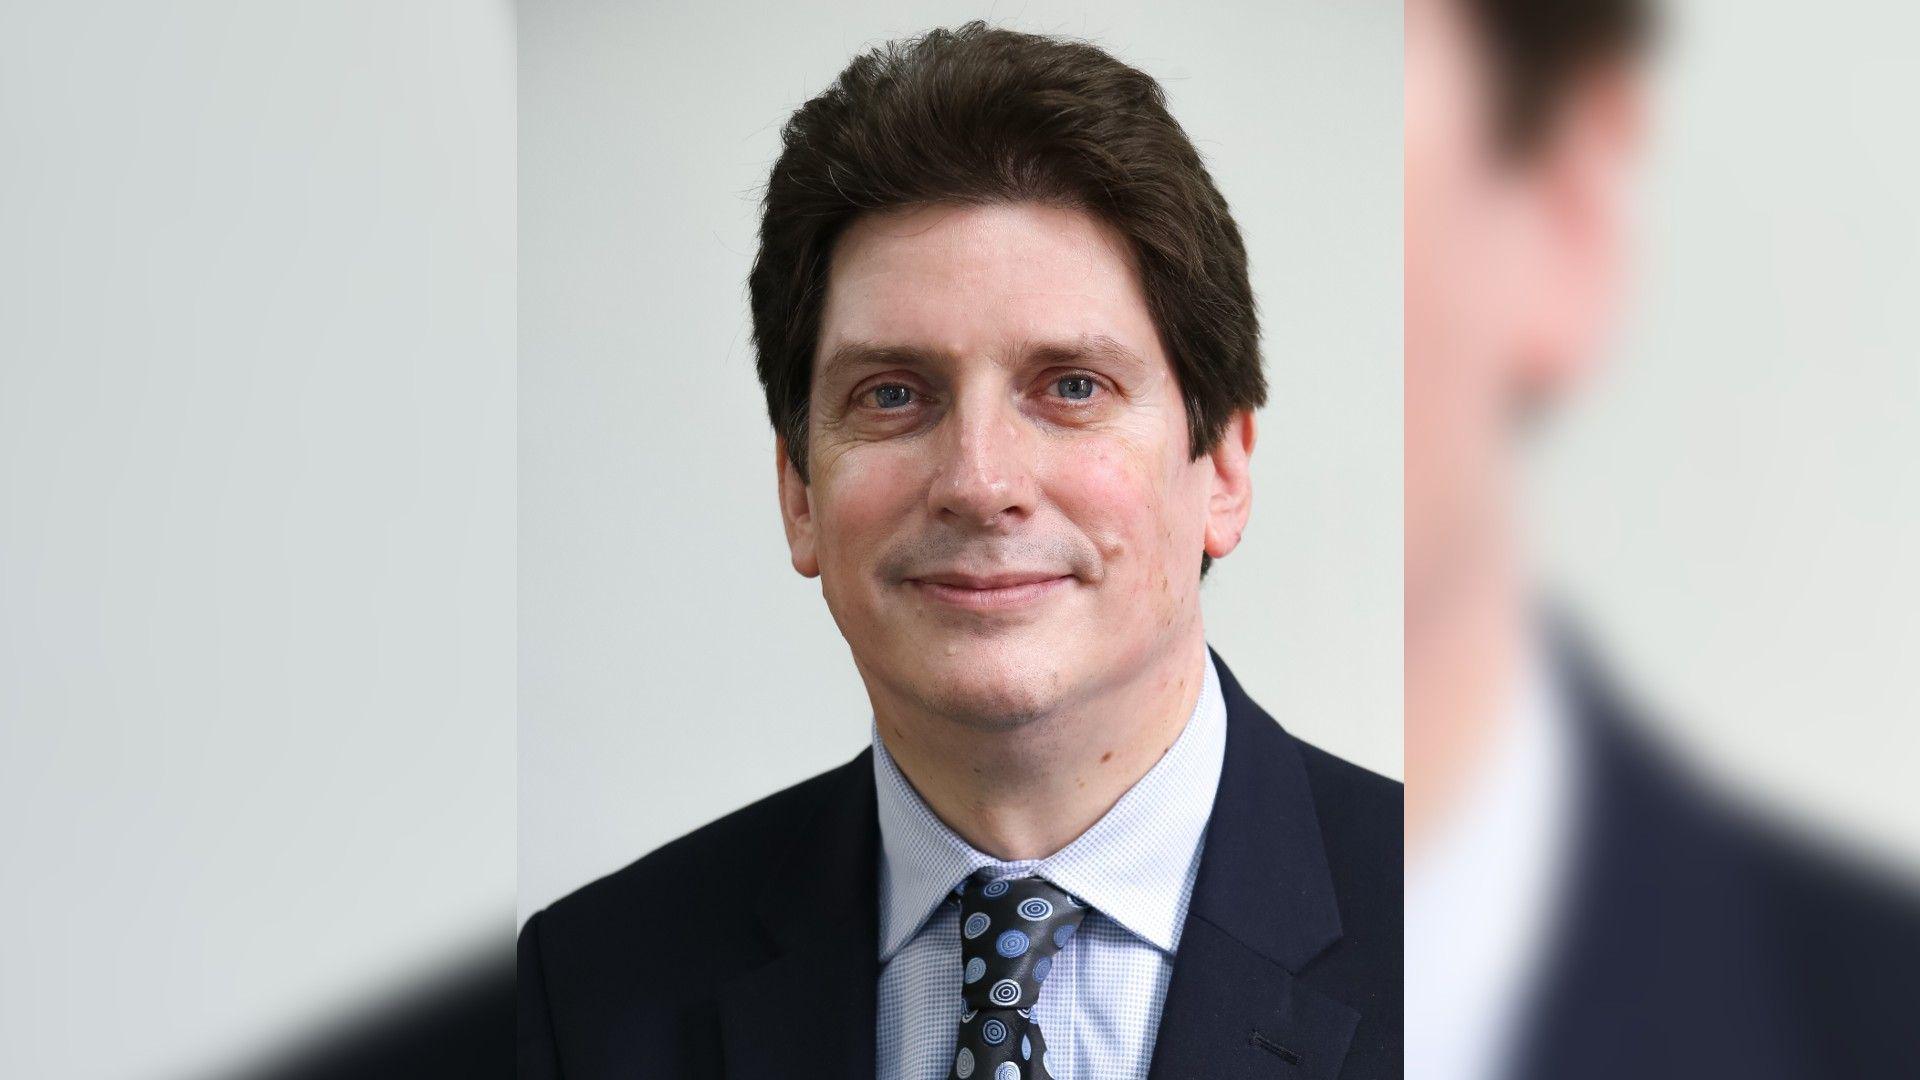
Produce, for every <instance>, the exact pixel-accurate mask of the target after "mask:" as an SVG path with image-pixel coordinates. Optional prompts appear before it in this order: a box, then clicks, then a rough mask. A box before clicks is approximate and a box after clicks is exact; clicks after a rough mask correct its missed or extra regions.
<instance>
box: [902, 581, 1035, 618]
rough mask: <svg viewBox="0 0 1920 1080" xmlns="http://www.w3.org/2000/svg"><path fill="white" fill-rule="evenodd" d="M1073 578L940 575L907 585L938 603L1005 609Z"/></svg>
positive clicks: (1029, 599) (968, 607) (973, 607)
mask: <svg viewBox="0 0 1920 1080" xmlns="http://www.w3.org/2000/svg"><path fill="white" fill-rule="evenodd" d="M1072 581H1073V578H1072V577H1071V576H1070V575H1067V576H1059V577H1039V576H1035V575H1031V574H1029V575H1021V576H1012V577H991V578H970V577H964V576H947V575H940V576H937V577H927V578H908V579H907V584H908V585H910V586H912V587H913V588H914V589H916V590H918V591H919V593H920V595H922V596H925V597H927V598H928V599H930V600H935V601H938V602H939V603H943V604H949V605H952V606H954V607H958V608H965V609H967V610H969V611H1004V610H1007V609H1010V608H1018V607H1024V606H1026V605H1028V604H1032V603H1035V602H1037V601H1039V600H1041V599H1043V598H1045V597H1047V596H1049V595H1052V594H1053V593H1054V592H1056V591H1057V590H1059V589H1062V588H1064V587H1066V586H1067V585H1068V584H1069V583H1070V582H1072Z"/></svg>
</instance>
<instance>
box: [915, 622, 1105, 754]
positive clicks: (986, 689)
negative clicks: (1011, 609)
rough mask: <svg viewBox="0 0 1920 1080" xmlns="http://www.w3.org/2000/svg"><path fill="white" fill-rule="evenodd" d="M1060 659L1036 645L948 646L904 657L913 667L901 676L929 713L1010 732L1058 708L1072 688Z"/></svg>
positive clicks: (1054, 650) (1050, 648) (981, 643)
mask: <svg viewBox="0 0 1920 1080" xmlns="http://www.w3.org/2000/svg"><path fill="white" fill-rule="evenodd" d="M1061 655H1062V651H1061V650H1060V649H1058V648H1057V647H1055V646H1052V645H1050V644H1040V643H1033V642H1021V641H977V640H976V641H970V642H960V643H948V644H947V645H945V646H941V645H935V646H934V647H932V648H930V649H928V650H926V651H924V652H919V651H916V654H915V655H912V656H908V657H903V658H901V659H902V660H903V661H904V662H905V663H906V664H907V665H910V667H907V668H904V669H902V674H903V675H905V676H906V678H905V680H904V681H905V683H906V687H907V689H908V692H909V693H911V694H912V695H913V696H914V697H917V698H919V699H920V701H921V702H922V704H923V705H924V706H925V707H926V708H927V709H928V710H929V711H932V712H934V713H938V714H939V715H942V716H945V717H948V718H949V719H951V720H953V721H954V722H956V723H959V724H963V725H966V726H968V727H973V728H978V729H980V730H982V731H1007V730H1010V729H1014V728H1019V727H1023V726H1025V725H1026V724H1029V723H1031V722H1033V721H1034V720H1037V719H1039V718H1040V717H1042V716H1045V715H1047V714H1048V713H1049V712H1051V711H1053V710H1054V709H1055V708H1057V707H1058V706H1059V704H1060V701H1061V700H1062V699H1063V698H1064V697H1065V691H1066V690H1067V689H1068V688H1067V686H1066V680H1065V672H1063V671H1062V670H1061V667H1060V664H1059V659H1060V657H1061ZM929 657H931V658H932V659H931V660H929V659H928V658H929Z"/></svg>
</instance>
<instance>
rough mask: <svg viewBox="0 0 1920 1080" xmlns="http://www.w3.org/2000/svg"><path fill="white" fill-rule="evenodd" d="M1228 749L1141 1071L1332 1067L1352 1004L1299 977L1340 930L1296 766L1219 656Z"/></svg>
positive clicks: (1171, 1077)
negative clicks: (1147, 1065) (1149, 1063)
mask: <svg viewBox="0 0 1920 1080" xmlns="http://www.w3.org/2000/svg"><path fill="white" fill-rule="evenodd" d="M1213 662H1214V666H1215V668H1216V669H1217V670H1218V671H1219V673H1220V689H1221V693H1222V695H1223V696H1224V697H1225V698H1226V702H1227V751H1226V761H1225V764H1224V765H1223V767H1222V769H1221V774H1220V787H1219V790H1218V793H1217V794H1216V795H1215V797H1214V804H1213V817H1212V819H1211V821H1210V822H1209V823H1208V826H1207V839H1206V848H1205V851H1204V853H1203V854H1202V856H1201V861H1200V872H1199V876H1198V878H1197V879H1196V880H1195V882H1194V888H1193V901H1192V904H1191V906H1190V908H1189V910H1188V913H1187V921H1186V924H1185V926H1184V928H1183V929H1182V931H1181V936H1180V951H1179V954H1178V956H1177V957H1176V958H1175V960H1174V968H1173V979H1172V981H1171V983H1169V985H1168V987H1167V1001H1166V1005H1165V1007H1164V1009H1163V1011H1162V1013H1161V1018H1160V1033H1159V1036H1158V1038H1157V1040H1156V1043H1155V1047H1154V1054H1153V1068H1152V1070H1151V1071H1150V1073H1149V1074H1148V1075H1149V1078H1150V1080H1188V1078H1194V1080H1198V1078H1201V1077H1206V1078H1208V1080H1236V1078H1253V1077H1267V1078H1272V1077H1314V1078H1321V1077H1325V1078H1332V1077H1335V1076H1337V1075H1339V1072H1340V1065H1341V1062H1342V1061H1343V1060H1344V1059H1345V1057H1346V1053H1347V1046H1348V1044H1349V1042H1350V1041H1351V1040H1352V1038H1353V1031H1354V1027H1355V1026H1356V1025H1357V1024H1358V1023H1359V1014H1358V1013H1357V1012H1355V1011H1354V1010H1353V1009H1352V1008H1351V1007H1349V1006H1347V1005H1345V1004H1343V1003H1341V1002H1338V1001H1335V1000H1333V999H1332V998H1329V997H1327V996H1326V995H1324V994H1321V993H1320V992H1318V991H1317V990H1315V989H1313V988H1312V987H1311V986H1308V985H1307V984H1306V983H1305V982H1303V981H1302V980H1300V979H1299V978H1298V976H1299V975H1300V973H1301V972H1302V971H1303V970H1304V969H1305V968H1306V966H1307V965H1308V964H1309V963H1311V962H1312V961H1313V959H1314V958H1315V957H1316V956H1318V955H1320V954H1321V953H1322V952H1324V951H1325V950H1326V949H1327V947H1328V946H1330V945H1332V944H1333V943H1334V942H1335V941H1337V940H1339V938H1340V912H1339V907H1338V905H1337V903H1336V902H1335V899H1334V891H1333V878H1332V875H1331V873H1330V872H1329V870H1328V868H1327V856H1326V850H1325V848H1324V847H1323V846H1322V843H1321V839H1320V823H1319V817H1318V815H1317V814H1316V813H1315V811H1314V806H1313V795H1312V792H1311V791H1310V790H1309V788H1308V785H1307V775H1306V769H1305V766H1304V765H1303V764H1302V762H1301V760H1300V752H1299V748H1298V747H1297V746H1296V745H1295V744H1294V742H1293V739H1292V737H1291V736H1289V735H1287V734H1286V732H1284V731H1282V730H1281V729H1280V726H1279V725H1278V724H1276V723H1274V721H1273V719H1272V717H1269V716H1268V715H1267V714H1266V713H1265V711H1263V710H1262V709H1261V708H1260V707H1259V706H1258V705H1255V704H1254V703H1253V702H1252V700H1251V699H1249V698H1248V697H1247V695H1246V692H1245V691H1244V690H1242V689H1241V688H1240V684H1239V683H1238V682H1237V681H1235V680H1234V678H1233V675H1232V673H1231V672H1229V671H1228V670H1227V667H1226V665H1225V664H1223V663H1221V661H1220V658H1219V657H1218V656H1215V657H1214V658H1213Z"/></svg>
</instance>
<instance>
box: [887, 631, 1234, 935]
mask: <svg viewBox="0 0 1920 1080" xmlns="http://www.w3.org/2000/svg"><path fill="white" fill-rule="evenodd" d="M1226 747H1227V706H1226V699H1225V698H1224V697H1223V696H1222V695H1221V692H1220V678H1219V675H1218V674H1217V673H1216V672H1215V671H1214V667H1213V658H1212V657H1211V656H1208V657H1207V662H1206V666H1205V671H1204V673H1203V675H1202V681H1201V687H1200V694H1199V696H1198V698H1197V699H1196V700H1195V702H1194V706H1193V713H1192V714H1191V715H1190V716H1188V718H1187V723H1186V727H1185V728H1183V729H1182V730H1181V732H1180V736H1179V738H1177V739H1175V740H1174V743H1173V746H1171V747H1169V748H1168V750H1167V752H1166V753H1165V754H1163V755H1161V757H1160V760H1159V761H1158V762H1155V763H1154V766H1153V768H1151V769H1149V770H1147V774H1146V775H1145V776H1142V777H1141V778H1140V780H1139V781H1138V782H1137V783H1135V784H1134V785H1133V787H1131V788H1129V789H1127V792H1126V794H1124V795H1122V796H1121V797H1120V800H1119V801H1118V802H1116V803H1114V805H1113V808H1112V809H1110V810H1108V811H1107V812H1106V814H1105V815H1104V816H1103V817H1101V818H1100V820H1099V821H1096V822H1094V823H1093V825H1092V827H1090V828H1088V829H1087V831H1086V832H1084V833H1081V834H1080V836H1079V838H1078V839H1076V840H1074V841H1073V842H1072V843H1070V844H1068V845H1067V846H1066V847H1064V848H1061V849H1060V850H1059V851H1058V852H1055V853H1054V854H1052V855H1050V856H1048V857H1047V858H1044V859H1032V860H1025V861H1021V862H1004V861H1001V860H999V859H995V858H994V857H992V856H991V855H987V854H985V853H983V852H981V851H978V850H976V849H975V848H974V847H973V846H972V845H970V844H968V843H967V842H966V841H965V840H963V839H961V838H960V836H959V835H958V834H957V833H955V832H954V831H953V830H952V829H951V828H949V827H948V826H947V824H946V823H945V822H943V821H941V820H940V819H939V818H938V817H937V816H935V815H934V813H933V811H932V810H931V809H930V808H928V806H927V804H926V803H925V802H924V801H923V800H922V799H921V798H920V794H919V792H917V791H915V790H914V789H913V785H912V784H911V783H909V782H908V780H907V778H906V776H905V775H903V774H902V773H901V772H900V767H899V766H898V765H897V764H896V763H895V762H894V760H893V756H892V755H891V754H889V753H887V747H886V744H885V742H884V741H882V740H881V738H880V731H879V725H878V724H877V723H876V724H875V725H874V731H873V774H874V788H875V791H876V793H877V795H878V799H879V816H880V849H881V856H880V863H881V867H880V959H881V960H882V961H883V962H884V961H886V960H888V959H891V958H892V956H893V955H894V954H895V953H896V952H898V951H900V948H901V947H902V946H904V945H905V944H906V943H907V942H908V941H910V940H912V938H913V936H914V935H915V934H917V933H919V931H920V927H921V926H922V925H923V924H925V922H926V921H927V917H928V916H929V915H931V914H932V913H933V911H934V909H935V908H937V907H938V906H939V905H940V903H941V902H942V901H944V900H945V899H946V898H947V896H948V894H950V893H951V892H952V891H953V889H954V886H956V885H958V884H959V883H960V882H961V881H964V880H965V879H966V878H967V877H969V876H970V875H972V874H973V873H974V872H975V871H977V870H980V869H982V868H991V869H992V870H993V871H994V872H995V874H996V875H1002V876H1004V875H1023V874H1037V875H1039V876H1041V877H1044V878H1046V879H1047V880H1049V881H1051V882H1053V883H1054V884H1055V885H1057V886H1059V887H1060V888H1062V889H1065V890H1066V891H1068V892H1070V893H1073V894H1074V895H1075V896H1077V897H1079V898H1080V899H1082V900H1084V901H1086V902H1087V903H1088V904H1089V905H1091V906H1092V907H1093V908H1094V909H1095V910H1097V911H1099V912H1100V913H1101V914H1103V915H1105V916H1106V917H1107V918H1110V919H1112V920H1113V921H1114V922H1116V923H1119V924H1120V925H1121V926H1122V927H1124V928H1125V929H1126V930H1128V931H1129V932H1131V933H1132V934H1134V935H1135V936H1137V937H1139V938H1141V939H1143V940H1145V941H1147V942H1149V943H1151V944H1153V945H1154V946H1155V947H1157V948H1159V949H1161V950H1162V951H1164V952H1166V953H1168V954H1169V955H1171V954H1172V953H1173V952H1174V951H1175V950H1176V949H1177V948H1178V947H1179V944H1180V929H1181V926H1182V925H1183V924H1184V923H1185V921H1186V914H1187V905H1188V902H1189V901H1190V900H1191V899H1192V893H1193V879H1194V869H1195V867H1196V866H1197V864H1198V863H1199V860H1200V848H1201V841H1202V839H1203V838H1204V837H1205V835H1206V828H1207V820H1208V818H1210V817H1211V816H1212V814H1213V798H1214V792H1215V789H1216V788H1218V787H1219V785H1220V767H1221V762H1222V761H1223V760H1224V759H1225V757H1226Z"/></svg>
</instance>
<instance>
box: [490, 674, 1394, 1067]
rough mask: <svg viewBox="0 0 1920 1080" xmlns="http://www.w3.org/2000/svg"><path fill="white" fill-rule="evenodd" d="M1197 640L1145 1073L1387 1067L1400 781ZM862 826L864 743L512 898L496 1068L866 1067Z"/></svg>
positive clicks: (865, 850)
mask: <svg viewBox="0 0 1920 1080" xmlns="http://www.w3.org/2000/svg"><path fill="white" fill-rule="evenodd" d="M1214 662H1215V664H1216V665H1217V666H1218V668H1219V671H1220V681H1221V690H1222V692H1223V694H1224V696H1225V698H1226V704H1227V749H1226V761H1225V765H1224V767H1223V769H1222V773H1221V777H1220V787H1219V790H1218V792H1217V794H1216V797H1215V802H1214V808H1213V817H1212V819H1211V821H1210V823H1209V825H1208V828H1207V834H1206V846H1205V850H1204V853H1203V855H1202V857H1201V864H1200V871H1199V877H1198V878H1197V880H1196V881H1195V883H1194V892H1193V900H1192V905H1191V907H1190V910H1189V913H1188V916H1187V922H1186V926H1185V929H1184V931H1183V933H1182V936H1181V939H1180V951H1179V954H1178V956H1177V957H1176V958H1175V962H1174V969H1173V977H1172V981H1171V983H1170V984H1169V986H1168V989H1167V999H1166V1005H1165V1008H1164V1011H1163V1012H1162V1014H1161V1020H1160V1028H1159V1035H1158V1039H1157V1042H1156V1045H1155V1049H1154V1058H1153V1066H1152V1070H1151V1072H1150V1074H1149V1076H1150V1078H1151V1080H1251V1078H1254V1077H1260V1078H1266V1080H1281V1078H1308V1077H1312V1078H1325V1080H1331V1078H1333V1077H1351V1078H1366V1080H1389V1078H1394V1077H1398V1076H1399V1075H1400V1073H1401V991H1400V972H1401V957H1400V945H1401V899H1400V898H1401V873H1400V865H1401V795H1400V785H1399V784H1398V783H1396V782H1394V781H1391V780H1388V779H1385V778H1382V777H1380V776H1376V775H1374V774H1373V773H1370V772H1367V771H1366V770H1364V769H1361V768H1359V767H1358V766H1355V765H1351V764H1348V763H1347V762H1344V761H1341V760H1340V759H1338V758H1335V757H1333V756H1332V755H1330V754H1327V753H1325V752H1323V751H1321V750H1318V749H1315V748H1314V747H1312V746H1308V745H1307V744H1305V743H1302V742H1300V741H1299V740H1297V739H1295V738H1293V737H1292V736H1290V735H1288V734H1287V733H1286V732H1285V731H1283V730H1282V729H1281V728H1280V726H1279V725H1278V724H1276V723H1275V722H1274V721H1273V719H1272V717H1269V716H1268V715H1267V714H1266V713H1265V712H1264V711H1262V710H1261V708H1260V707H1259V706H1258V705H1255V704H1254V703H1253V701H1252V700H1250V699H1249V698H1248V697H1247V695H1246V692H1245V691H1244V690H1242V689H1241V688H1240V684H1239V683H1238V682H1236V681H1235V680H1234V678H1233V675H1232V673H1231V672H1229V671H1228V670H1227V668H1226V665H1225V664H1222V663H1220V660H1219V658H1218V657H1217V656H1216V657H1215V658H1214ZM879 845H880V834H879V826H878V824H877V822H876V819H875V801H874V788H873V757H872V750H871V749H868V750H867V751H864V752H862V753H861V754H860V755H859V756H858V757H856V758H854V759H853V760H852V761H850V762H848V763H847V764H845V765H842V766H840V767H839V768H837V769H833V770H831V771H829V772H826V773H823V774H821V775H819V776H816V777H814V778H813V779H811V780H807V781H805V782H803V783H801V784H798V785H796V786H794V787H791V788H788V789H787V790H785V791H782V792H780V793H778V794H776V795H773V796H771V797H769V798H766V799H763V800H761V801H760V802H757V803H755V804H753V805H752V806H749V807H747V808H745V809H743V810H740V811H738V812H736V813H733V814H731V815H729V816H727V817H725V818H722V819H720V820H719V821H716V822H714V823H713V824H711V825H708V826H706V827H704V828H702V829H700V830H698V831H696V832H694V833H692V834H690V835H688V836H685V837H682V838H681V839H679V840H676V841H674V842H673V843H670V844H668V845H666V846H665V847H663V848H661V849H659V850H658V851H655V852H654V853H652V854H651V855H648V856H646V857H645V858H643V859H641V860H640V861H638V862H636V863H634V864H633V865H631V866H628V867H627V868H626V869H624V870H621V871H619V872H617V873H615V874H613V875H611V876H609V877H606V878H603V879H601V880H599V881H597V882H595V883H593V884H591V885H588V886H586V887H585V888H583V889H581V890H579V891H578V892H575V893H573V894H572V895H570V896H568V897H566V898H564V899H562V900H560V901H558V902H557V903H555V904H553V905H552V906H551V907H549V908H547V909H546V910H545V911H542V912H540V913H539V914H537V915H535V916H534V917H533V918H532V919H530V920H529V921H528V922H527V924H526V926H525V927H524V929H523V930H522V931H521V934H520V950H519V967H518V974H517V982H518V985H519V999H520V1003H519V1028H520V1033H519V1067H520V1075H521V1076H522V1077H534V1078H557V1077H566V1078H568V1080H600V1078H603V1077H621V1078H623V1080H631V1078H641V1080H668V1078H674V1080H678V1078H692V1077H700V1078H716V1080H717V1078H721V1077H726V1078H730V1080H746V1078H756V1077H767V1078H780V1080H805V1078H816V1077H871V1076H872V1075H873V1074H874V1070H875V1051H874V1026H875V1006H876V1002H875V995H876V986H877V982H878V979H879V974H880V968H879V959H878V956H879V942H878V937H877V935H878V927H879V915H878V910H877V906H876V905H877V898H876V884H877V875H878V869H879V866H878V864H879ZM1101 1080H1105V1078H1101Z"/></svg>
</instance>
